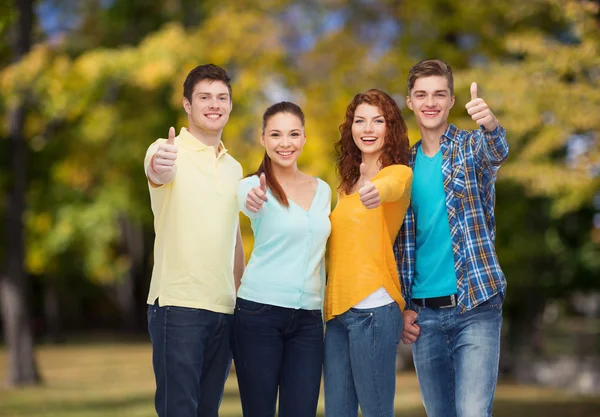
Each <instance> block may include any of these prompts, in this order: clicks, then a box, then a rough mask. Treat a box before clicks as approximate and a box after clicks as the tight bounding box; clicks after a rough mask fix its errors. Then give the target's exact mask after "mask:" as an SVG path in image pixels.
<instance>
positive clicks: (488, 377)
mask: <svg viewBox="0 0 600 417" xmlns="http://www.w3.org/2000/svg"><path fill="white" fill-rule="evenodd" d="M502 301H503V296H502V295H501V294H497V295H495V296H493V297H492V298H490V299H489V300H487V301H486V302H484V303H482V304H480V305H479V306H477V307H475V308H474V309H472V310H470V311H467V312H466V313H463V314H460V310H459V307H454V308H423V307H421V306H418V305H415V304H414V303H411V305H410V309H411V310H414V311H416V312H417V313H418V315H419V316H418V318H417V322H416V323H417V324H418V325H419V326H420V327H421V334H420V335H419V338H418V339H417V341H416V342H415V343H414V344H413V347H412V349H413V360H414V363H415V369H416V370H417V377H418V379H419V386H420V388H421V396H422V397H423V405H424V406H425V411H426V412H427V416H428V417H488V416H491V415H492V404H493V402H494V391H495V390H496V381H497V379H498V361H499V358H500V330H501V327H502Z"/></svg>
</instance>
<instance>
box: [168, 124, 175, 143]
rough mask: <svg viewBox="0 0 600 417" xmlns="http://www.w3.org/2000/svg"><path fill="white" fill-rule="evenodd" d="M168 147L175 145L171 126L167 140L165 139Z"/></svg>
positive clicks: (173, 129)
mask: <svg viewBox="0 0 600 417" xmlns="http://www.w3.org/2000/svg"><path fill="white" fill-rule="evenodd" d="M167 144H168V145H175V128H174V127H172V126H171V128H170V129H169V139H167Z"/></svg>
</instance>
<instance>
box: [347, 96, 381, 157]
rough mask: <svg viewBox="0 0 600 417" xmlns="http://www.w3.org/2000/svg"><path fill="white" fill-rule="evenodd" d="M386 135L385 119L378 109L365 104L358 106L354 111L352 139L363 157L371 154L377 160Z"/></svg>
mask: <svg viewBox="0 0 600 417" xmlns="http://www.w3.org/2000/svg"><path fill="white" fill-rule="evenodd" d="M386 134H387V126H386V122H385V118H384V117H383V115H382V114H381V112H380V111H379V108H378V107H377V106H372V105H370V104H367V103H362V104H359V105H358V106H357V107H356V110H355V111H354V120H353V121H352V139H353V140H354V143H355V144H356V146H357V147H358V149H360V151H361V152H362V153H363V156H364V155H365V154H371V155H373V156H375V157H377V159H379V156H380V155H381V152H382V151H383V144H384V143H385V135H386ZM363 159H364V158H363Z"/></svg>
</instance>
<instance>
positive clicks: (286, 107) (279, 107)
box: [248, 101, 304, 207]
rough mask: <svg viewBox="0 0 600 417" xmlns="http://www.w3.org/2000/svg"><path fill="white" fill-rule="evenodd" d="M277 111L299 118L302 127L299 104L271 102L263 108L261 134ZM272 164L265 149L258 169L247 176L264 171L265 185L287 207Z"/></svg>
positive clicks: (287, 204) (257, 174)
mask: <svg viewBox="0 0 600 417" xmlns="http://www.w3.org/2000/svg"><path fill="white" fill-rule="evenodd" d="M279 113H289V114H292V115H294V116H296V117H298V119H300V121H301V122H302V127H304V112H303V111H302V109H301V108H300V106H298V105H297V104H295V103H291V102H289V101H281V102H279V103H275V104H273V105H272V106H271V107H269V108H268V109H267V110H265V112H264V114H263V120H262V134H263V135H264V134H265V127H266V126H267V122H268V121H269V119H270V118H271V117H273V116H275V115H276V114H279ZM272 164H273V163H272V162H271V158H269V155H268V154H267V151H266V150H265V156H264V157H263V160H262V162H261V164H260V166H259V167H258V170H256V172H254V173H253V174H250V175H248V176H249V177H251V176H253V175H256V176H258V177H260V174H262V173H264V174H265V179H266V180H267V187H269V189H270V190H271V194H273V195H274V196H275V198H276V199H277V201H279V204H281V205H282V206H284V207H289V206H290V203H289V201H288V198H287V196H286V195H285V191H283V187H282V186H281V184H279V182H278V181H277V178H276V177H275V174H273V167H272Z"/></svg>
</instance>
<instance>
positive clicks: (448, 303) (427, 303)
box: [411, 294, 456, 308]
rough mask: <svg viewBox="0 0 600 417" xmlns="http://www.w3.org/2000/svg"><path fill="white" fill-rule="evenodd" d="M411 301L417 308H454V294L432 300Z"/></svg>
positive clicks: (417, 299) (413, 299)
mask: <svg viewBox="0 0 600 417" xmlns="http://www.w3.org/2000/svg"><path fill="white" fill-rule="evenodd" d="M411 301H412V302H413V303H415V304H416V305H418V306H421V307H426V308H450V307H456V294H450V295H445V296H443V297H432V298H412V299H411Z"/></svg>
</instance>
